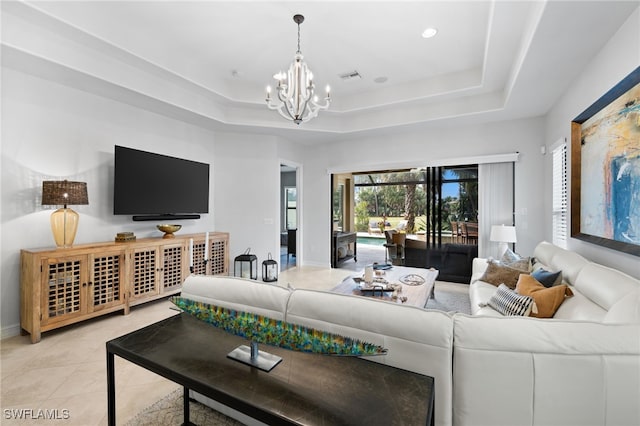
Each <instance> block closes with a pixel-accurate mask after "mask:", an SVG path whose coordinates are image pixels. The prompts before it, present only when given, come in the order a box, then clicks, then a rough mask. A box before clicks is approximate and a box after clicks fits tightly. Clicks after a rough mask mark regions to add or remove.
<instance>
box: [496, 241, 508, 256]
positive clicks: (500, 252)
mask: <svg viewBox="0 0 640 426" xmlns="http://www.w3.org/2000/svg"><path fill="white" fill-rule="evenodd" d="M508 248H509V244H507V243H504V242H501V243H500V244H498V257H497V258H496V259H498V260H500V259H502V255H503V254H504V252H506V251H507V249H508Z"/></svg>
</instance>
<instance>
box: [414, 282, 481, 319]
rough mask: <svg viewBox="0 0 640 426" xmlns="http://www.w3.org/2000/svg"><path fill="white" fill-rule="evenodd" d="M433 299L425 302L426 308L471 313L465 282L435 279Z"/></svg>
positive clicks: (467, 287) (467, 288)
mask: <svg viewBox="0 0 640 426" xmlns="http://www.w3.org/2000/svg"><path fill="white" fill-rule="evenodd" d="M434 295H435V297H434V298H433V299H429V301H428V302H427V306H425V308H427V309H437V310H438V311H445V312H460V313H462V314H471V303H470V302H469V286H468V285H467V284H457V283H449V282H445V281H436V284H435V287H434Z"/></svg>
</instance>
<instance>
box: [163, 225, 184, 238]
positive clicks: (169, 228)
mask: <svg viewBox="0 0 640 426" xmlns="http://www.w3.org/2000/svg"><path fill="white" fill-rule="evenodd" d="M157 227H158V229H159V230H160V231H162V232H164V235H163V236H162V238H175V236H174V235H173V233H174V232H178V231H179V230H180V228H182V225H170V224H168V223H165V224H162V225H158V226H157Z"/></svg>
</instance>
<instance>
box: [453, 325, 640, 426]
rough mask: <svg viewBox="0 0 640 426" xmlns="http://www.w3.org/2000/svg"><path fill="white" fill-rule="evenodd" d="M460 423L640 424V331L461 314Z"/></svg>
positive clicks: (457, 353) (457, 338)
mask: <svg viewBox="0 0 640 426" xmlns="http://www.w3.org/2000/svg"><path fill="white" fill-rule="evenodd" d="M453 359H454V365H453V376H454V377H453V383H454V389H453V406H454V407H455V409H454V414H453V422H454V424H455V425H456V426H465V425H498V424H501V425H507V424H508V425H534V426H535V425H552V424H553V425H560V424H562V425H623V424H640V406H639V405H638V403H637V402H638V401H639V400H640V326H639V325H628V324H627V325H607V324H598V323H592V322H580V321H559V320H545V319H537V318H526V317H500V318H490V317H478V316H475V317H471V316H467V315H461V314H458V315H455V316H454V356H453Z"/></svg>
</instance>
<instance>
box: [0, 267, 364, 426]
mask: <svg viewBox="0 0 640 426" xmlns="http://www.w3.org/2000/svg"><path fill="white" fill-rule="evenodd" d="M358 263H360V262H358ZM355 266H356V265H355V263H354V267H355ZM350 274H353V270H351V269H342V268H341V269H330V268H319V267H309V266H305V267H296V268H291V269H289V270H287V271H283V272H282V273H281V274H280V277H279V280H278V285H281V286H287V284H291V285H292V286H294V287H296V288H307V289H317V290H329V289H331V288H333V287H334V286H335V285H337V284H338V283H339V282H341V281H342V280H343V279H344V278H345V277H346V276H348V275H350ZM172 306H173V305H172V304H171V303H170V302H168V301H166V300H160V301H156V302H150V303H147V304H144V305H139V306H135V307H132V308H131V313H130V314H129V315H126V316H125V315H122V314H121V313H114V314H111V315H107V316H104V317H100V318H96V319H93V320H89V321H85V322H82V323H79V324H75V325H71V326H68V327H63V328H61V329H58V330H54V331H50V332H47V333H43V337H42V340H41V341H40V342H39V343H37V344H31V343H30V340H29V336H15V337H11V338H7V339H4V340H2V341H1V342H0V377H1V389H0V398H1V400H0V408H1V410H2V412H1V413H0V416H1V417H0V423H1V424H2V425H32V424H51V420H50V419H44V418H40V419H26V420H25V419H24V415H27V414H28V413H29V412H31V417H35V416H36V415H38V414H42V412H40V411H39V410H48V411H44V413H45V415H53V416H55V417H58V418H63V417H64V418H66V417H68V418H67V419H64V420H58V421H57V422H55V423H58V424H64V425H65V426H66V425H82V426H87V425H104V424H106V423H107V385H106V382H107V379H106V377H107V375H106V351H105V343H106V342H107V341H108V340H111V339H113V338H116V337H118V336H121V335H123V334H126V333H128V332H130V331H133V330H136V329H138V328H141V327H143V326H146V325H148V324H152V323H154V322H157V321H160V320H162V319H164V318H167V317H169V316H171V315H176V314H177V312H176V311H175V310H173V309H171V307H172ZM178 387H179V386H178V385H176V384H174V383H172V382H170V381H168V380H166V379H164V378H162V377H160V376H157V375H155V374H154V373H151V372H148V371H147V370H145V369H143V368H141V367H138V366H136V365H134V364H132V363H130V362H127V361H124V360H122V359H120V358H118V357H116V390H117V392H116V408H117V423H118V424H125V423H126V422H127V421H129V420H130V419H132V418H133V417H134V416H135V415H136V414H138V413H139V412H140V411H142V410H143V409H144V408H146V407H147V406H149V405H151V404H152V403H154V402H155V401H157V400H158V399H160V398H162V397H163V396H165V395H166V394H168V393H169V392H171V391H173V390H174V389H177V388H178ZM21 409H22V411H20V410H21ZM25 410H26V411H25ZM29 410H30V411H29ZM19 413H22V415H23V419H20V420H18V419H16V418H15V417H16V416H17V415H18V414H19Z"/></svg>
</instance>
